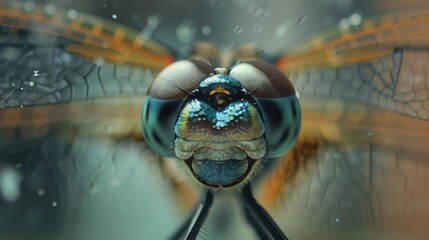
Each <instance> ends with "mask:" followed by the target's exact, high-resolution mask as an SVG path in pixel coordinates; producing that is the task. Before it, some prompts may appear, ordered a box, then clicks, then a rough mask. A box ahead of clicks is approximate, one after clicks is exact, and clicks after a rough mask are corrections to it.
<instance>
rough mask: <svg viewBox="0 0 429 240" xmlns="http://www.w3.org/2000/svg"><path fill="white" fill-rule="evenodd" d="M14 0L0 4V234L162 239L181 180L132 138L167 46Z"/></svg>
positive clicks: (175, 211) (173, 217) (178, 204)
mask: <svg viewBox="0 0 429 240" xmlns="http://www.w3.org/2000/svg"><path fill="white" fill-rule="evenodd" d="M13 3H15V4H6V3H1V6H0V24H1V35H0V52H1V53H0V55H1V56H0V106H1V109H0V212H1V217H0V238H1V239H122V238H123V237H124V235H125V234H126V238H127V239H142V238H147V239H150V238H153V237H154V236H156V238H167V236H170V234H171V233H172V232H173V231H174V230H175V229H176V228H177V227H178V225H179V223H180V222H181V221H182V220H183V204H182V200H183V199H180V198H178V197H177V195H176V194H175V193H177V190H178V189H179V188H180V186H179V187H178V185H180V184H176V183H175V181H174V180H171V179H170V178H169V176H168V173H167V171H165V170H164V169H165V168H163V167H162V164H161V161H160V159H159V158H158V157H157V156H156V155H154V154H153V153H152V152H151V151H150V150H149V148H148V147H146V146H145V144H144V142H142V141H141V140H142V139H141V137H140V136H141V134H140V111H141V110H140V108H141V106H142V102H143V101H144V96H145V92H146V90H147V88H148V86H149V84H150V82H151V81H152V79H153V76H154V74H155V73H156V71H158V70H159V69H160V68H162V67H164V66H165V65H166V64H168V63H170V62H171V61H172V56H171V54H170V53H169V52H168V51H167V50H166V49H164V48H162V47H161V46H158V45H157V44H156V43H155V42H154V41H153V40H151V39H149V38H148V36H146V35H145V34H144V33H138V32H135V31H133V30H131V29H128V28H126V27H124V26H121V25H118V24H114V23H110V22H106V21H104V20H101V19H98V18H96V17H93V16H89V15H84V14H80V13H77V12H76V11H74V10H70V11H61V10H59V9H55V7H53V5H46V6H37V5H35V4H34V3H33V2H32V1H27V2H24V3H16V1H15V2H13ZM179 191H180V190H179ZM182 195H184V194H182ZM185 195H186V194H185ZM187 196H190V194H187ZM105 226H109V227H108V228H106V227H105Z"/></svg>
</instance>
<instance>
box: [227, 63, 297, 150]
mask: <svg viewBox="0 0 429 240" xmlns="http://www.w3.org/2000/svg"><path fill="white" fill-rule="evenodd" d="M229 76H230V77H232V78H234V79H236V80H237V81H239V82H240V83H241V84H242V85H243V86H244V87H245V88H246V89H248V90H250V91H252V92H253V94H252V96H253V97H254V99H255V100H256V102H257V104H258V105H259V109H260V111H261V115H262V118H263V121H264V124H265V138H266V141H267V145H268V147H269V150H270V151H269V152H268V155H267V157H279V156H281V155H283V154H285V153H286V152H287V151H288V150H289V149H290V148H291V147H292V146H293V144H294V143H295V142H296V140H297V138H298V135H299V131H300V129H301V107H300V105H299V101H298V98H297V96H296V94H295V90H294V88H293V86H292V84H291V83H290V81H289V80H288V78H287V77H286V76H285V75H284V74H283V73H282V72H280V71H279V70H277V68H275V67H274V66H272V65H270V64H268V63H265V62H259V61H252V62H246V63H240V64H238V65H236V66H235V67H234V68H232V69H231V72H230V74H229Z"/></svg>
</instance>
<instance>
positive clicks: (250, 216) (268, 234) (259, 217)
mask: <svg viewBox="0 0 429 240" xmlns="http://www.w3.org/2000/svg"><path fill="white" fill-rule="evenodd" d="M241 194H242V198H241V201H242V203H243V208H244V213H245V215H246V218H247V221H248V222H249V223H250V224H251V225H252V226H253V227H254V228H255V230H256V232H257V233H258V235H259V237H260V238H261V239H267V238H270V239H276V240H277V239H278V240H287V239H288V238H287V237H286V236H285V235H284V234H283V232H282V230H280V228H279V227H278V226H277V224H276V223H275V222H274V220H273V219H272V218H271V217H270V215H269V214H268V213H267V211H265V209H264V208H263V207H262V206H261V205H259V203H258V202H257V201H256V199H255V198H254V197H253V194H252V189H251V188H250V185H249V184H248V185H246V186H245V187H244V188H243V191H242V192H241Z"/></svg>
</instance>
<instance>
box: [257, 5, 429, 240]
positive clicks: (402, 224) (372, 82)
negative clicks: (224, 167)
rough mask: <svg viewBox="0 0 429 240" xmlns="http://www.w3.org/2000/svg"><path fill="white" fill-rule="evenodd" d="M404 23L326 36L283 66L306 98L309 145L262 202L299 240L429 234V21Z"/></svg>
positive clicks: (284, 164)
mask: <svg viewBox="0 0 429 240" xmlns="http://www.w3.org/2000/svg"><path fill="white" fill-rule="evenodd" d="M423 12H424V11H423ZM403 16H404V15H402V16H401V17H399V18H397V17H387V18H383V19H382V20H380V21H379V22H380V23H379V24H375V22H376V21H373V20H367V21H364V22H363V25H362V27H361V28H360V29H359V30H356V31H346V32H342V33H338V32H337V34H332V33H331V34H329V35H328V36H326V35H325V36H323V37H322V38H316V40H314V41H311V42H310V43H309V44H306V45H304V47H302V48H298V49H297V50H296V52H293V53H290V54H287V55H285V56H283V57H281V58H280V60H279V61H278V65H279V67H280V68H281V69H283V71H285V72H286V73H287V74H288V75H289V77H290V79H291V81H292V82H293V84H294V86H295V87H296V91H297V92H298V93H299V96H300V100H301V103H302V108H303V131H302V136H301V140H302V143H301V144H298V145H297V146H296V147H295V148H294V150H293V151H292V152H291V153H290V154H289V155H287V156H285V157H284V158H283V159H282V160H281V163H280V165H279V168H277V169H276V170H274V172H273V174H272V175H271V177H270V178H269V180H268V181H266V183H265V185H263V187H262V188H261V189H265V190H264V191H262V192H261V198H262V200H263V201H265V204H267V205H270V204H271V206H273V207H272V211H273V213H274V214H275V215H276V218H277V220H278V221H279V223H280V225H281V226H282V227H283V228H284V231H285V232H286V233H288V234H289V237H290V238H293V239H295V238H296V239H337V238H338V239H363V238H369V239H404V238H406V239H424V238H425V237H426V236H427V235H428V233H429V232H428V230H427V228H426V227H425V223H426V222H428V220H429V208H428V206H427V204H426V202H427V201H428V200H429V195H428V194H426V191H425V190H424V189H425V187H427V186H428V184H429V178H428V172H429V162H428V161H427V160H426V157H425V156H427V154H428V150H427V149H428V145H427V136H426V135H427V134H426V133H427V132H428V131H429V122H428V120H429V114H428V112H429V108H428V107H429V105H428V103H429V98H428V91H429V88H428V85H429V80H428V77H427V76H428V74H427V73H428V72H427V71H428V68H427V63H428V62H427V61H428V56H429V55H428V53H429V52H428V44H427V42H426V41H424V39H427V37H426V36H427V35H428V34H429V31H428V18H427V14H426V13H424V14H422V15H419V14H417V15H413V16H410V17H403ZM413 36H414V37H413ZM416 36H422V38H419V37H416ZM361 55H363V56H361ZM263 196H265V197H263ZM276 213H277V214H276Z"/></svg>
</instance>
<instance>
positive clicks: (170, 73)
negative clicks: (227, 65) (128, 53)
mask: <svg viewBox="0 0 429 240" xmlns="http://www.w3.org/2000/svg"><path fill="white" fill-rule="evenodd" d="M212 72H213V69H212V67H211V66H209V65H208V64H206V63H204V62H201V61H195V60H183V61H179V62H176V63H173V64H171V65H169V66H168V67H166V68H165V69H164V70H162V71H161V72H160V73H159V74H158V76H157V77H156V78H155V80H154V81H153V82H152V84H151V86H150V87H149V90H148V93H147V97H146V99H145V102H144V105H143V109H142V129H143V135H144V137H145V140H146V142H147V143H148V145H149V146H150V147H151V149H152V150H154V151H155V152H157V153H158V154H160V155H161V156H166V157H174V156H175V154H174V150H173V148H172V147H171V146H173V145H174V140H175V135H174V127H175V124H176V120H177V117H178V115H179V111H180V106H181V104H182V102H183V101H184V99H185V98H186V97H187V96H188V95H187V93H189V92H191V91H192V90H194V89H196V88H197V87H198V84H199V83H200V82H201V81H202V80H203V79H205V78H207V77H208V76H209V75H210V74H211V73H212Z"/></svg>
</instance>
